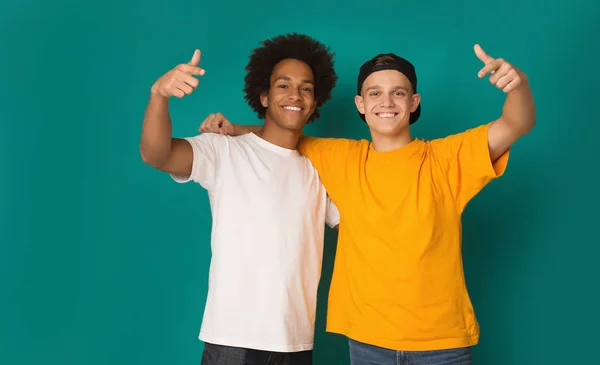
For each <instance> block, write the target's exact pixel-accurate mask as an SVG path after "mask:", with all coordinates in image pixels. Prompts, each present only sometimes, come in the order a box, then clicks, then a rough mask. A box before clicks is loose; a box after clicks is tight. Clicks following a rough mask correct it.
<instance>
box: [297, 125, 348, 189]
mask: <svg viewBox="0 0 600 365" xmlns="http://www.w3.org/2000/svg"><path fill="white" fill-rule="evenodd" d="M352 142H355V141H352V140H348V139H343V138H317V137H310V136H306V135H303V136H302V137H301V138H300V141H299V143H298V151H299V152H300V153H301V154H303V155H304V156H306V157H308V159H309V160H310V162H311V163H312V164H313V166H314V167H315V169H317V172H318V173H319V177H320V178H321V180H322V181H323V185H325V189H326V190H327V192H328V193H329V194H330V195H331V196H332V198H333V199H334V200H336V201H339V200H340V196H339V195H340V194H341V192H342V191H344V190H345V186H344V184H345V181H346V178H347V176H346V161H347V159H348V154H349V153H350V149H351V147H352Z"/></svg>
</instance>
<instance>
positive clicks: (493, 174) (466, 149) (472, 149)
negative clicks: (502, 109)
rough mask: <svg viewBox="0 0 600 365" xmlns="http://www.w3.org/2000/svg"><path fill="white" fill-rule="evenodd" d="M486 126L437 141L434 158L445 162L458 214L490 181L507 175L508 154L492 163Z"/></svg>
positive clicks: (508, 151) (487, 125) (487, 127)
mask: <svg viewBox="0 0 600 365" xmlns="http://www.w3.org/2000/svg"><path fill="white" fill-rule="evenodd" d="M489 126H490V124H485V125H482V126H479V127H476V128H473V129H469V130H467V131H465V132H462V133H458V134H455V135H451V136H448V137H446V138H442V139H439V140H436V141H434V142H432V143H434V144H435V145H436V147H437V148H436V155H437V156H438V157H439V158H440V160H442V161H445V162H446V163H445V164H444V165H445V166H446V175H447V178H448V183H449V184H450V188H451V190H452V192H453V194H454V196H455V199H456V203H457V207H458V209H459V211H461V212H462V211H463V210H464V208H465V206H466V205H467V203H468V202H469V201H470V200H471V199H473V197H474V196H475V195H477V194H478V193H479V192H480V191H481V190H482V189H483V188H484V187H485V186H486V185H487V184H488V183H489V182H490V181H492V180H494V179H497V178H499V177H501V176H502V175H503V174H504V172H505V171H506V167H507V165H508V157H509V155H510V150H507V151H506V152H505V153H504V154H503V155H502V156H500V157H499V158H498V159H497V160H496V161H493V162H492V160H491V157H490V150H489V142H488V130H489Z"/></svg>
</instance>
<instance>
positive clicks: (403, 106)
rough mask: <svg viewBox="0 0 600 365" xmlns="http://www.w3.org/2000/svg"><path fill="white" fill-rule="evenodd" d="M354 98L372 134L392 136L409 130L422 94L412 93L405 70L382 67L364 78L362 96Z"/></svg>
mask: <svg viewBox="0 0 600 365" xmlns="http://www.w3.org/2000/svg"><path fill="white" fill-rule="evenodd" d="M354 101H355V104H356V108H357V109H358V111H359V112H360V113H361V114H364V115H365V119H366V122H367V124H368V125H369V128H370V129H371V133H372V134H377V135H380V136H386V137H392V136H397V135H400V134H402V133H403V132H404V131H406V130H407V129H408V126H409V121H410V113H412V112H414V111H415V110H416V109H417V107H418V106H419V101H420V96H419V94H414V93H413V87H412V85H411V83H410V81H409V80H408V78H407V77H406V76H405V75H404V74H403V73H401V72H399V71H396V70H383V71H377V72H374V73H372V74H371V75H369V77H367V78H366V79H365V81H364V83H363V85H362V90H361V95H357V96H356V97H355V100H354Z"/></svg>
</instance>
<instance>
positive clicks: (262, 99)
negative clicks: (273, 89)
mask: <svg viewBox="0 0 600 365" xmlns="http://www.w3.org/2000/svg"><path fill="white" fill-rule="evenodd" d="M260 103H261V104H262V106H263V107H265V108H266V107H268V106H269V102H268V98H267V93H261V94H260Z"/></svg>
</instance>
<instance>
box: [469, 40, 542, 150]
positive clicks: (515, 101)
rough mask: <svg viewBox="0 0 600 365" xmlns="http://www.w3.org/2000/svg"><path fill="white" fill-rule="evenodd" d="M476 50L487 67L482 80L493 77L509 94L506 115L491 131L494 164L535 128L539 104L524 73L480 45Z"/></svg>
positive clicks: (503, 113) (503, 109)
mask: <svg viewBox="0 0 600 365" xmlns="http://www.w3.org/2000/svg"><path fill="white" fill-rule="evenodd" d="M474 50H475V54H476V55H477V57H478V58H479V59H480V60H481V61H482V62H483V63H484V64H485V66H484V67H483V68H482V69H481V70H480V71H479V74H478V76H479V77H480V78H483V77H485V76H486V75H490V74H491V76H490V79H489V80H490V83H492V85H495V86H496V87H497V88H499V89H501V90H502V91H504V92H505V93H506V94H507V95H506V99H505V101H504V106H503V108H502V115H501V116H500V117H499V118H498V119H496V120H495V121H493V122H492V123H491V124H490V128H489V130H488V144H489V150H490V157H491V159H492V162H494V161H496V160H497V159H498V158H499V157H500V156H502V154H504V153H505V152H506V151H507V150H508V149H509V148H510V147H511V146H512V145H513V144H514V143H515V142H516V141H517V140H519V139H520V138H521V137H523V136H524V135H526V134H527V133H529V132H530V131H531V130H532V128H533V127H534V126H535V122H536V112H535V103H534V100H533V94H532V92H531V87H530V85H529V80H528V78H527V76H526V75H525V74H524V73H523V72H522V71H521V70H519V69H517V68H516V67H514V66H512V65H511V64H510V63H508V62H506V61H505V60H503V59H502V58H496V59H494V58H492V57H490V56H489V55H488V54H487V53H485V52H484V51H483V49H482V48H481V47H480V46H479V45H475V48H474Z"/></svg>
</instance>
